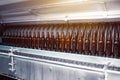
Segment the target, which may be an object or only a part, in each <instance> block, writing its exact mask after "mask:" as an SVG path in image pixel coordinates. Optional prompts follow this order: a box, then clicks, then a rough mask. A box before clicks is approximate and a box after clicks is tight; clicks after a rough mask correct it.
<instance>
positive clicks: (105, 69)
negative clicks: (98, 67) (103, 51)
mask: <svg viewBox="0 0 120 80" xmlns="http://www.w3.org/2000/svg"><path fill="white" fill-rule="evenodd" d="M110 65H111V62H107V63H106V64H105V65H104V67H103V70H104V78H105V80H108V73H107V69H108V66H110Z"/></svg>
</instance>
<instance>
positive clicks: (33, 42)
mask: <svg viewBox="0 0 120 80" xmlns="http://www.w3.org/2000/svg"><path fill="white" fill-rule="evenodd" d="M32 45H33V48H36V32H34V34H33V40H32Z"/></svg>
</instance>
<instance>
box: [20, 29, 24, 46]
mask: <svg viewBox="0 0 120 80" xmlns="http://www.w3.org/2000/svg"><path fill="white" fill-rule="evenodd" d="M21 44H22V45H21V47H24V46H25V36H24V31H23V33H22V34H21Z"/></svg>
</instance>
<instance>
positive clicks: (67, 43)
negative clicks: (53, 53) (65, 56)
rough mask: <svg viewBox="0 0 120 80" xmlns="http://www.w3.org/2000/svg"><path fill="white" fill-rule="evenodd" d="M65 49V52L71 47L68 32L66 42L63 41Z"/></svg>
mask: <svg viewBox="0 0 120 80" xmlns="http://www.w3.org/2000/svg"><path fill="white" fill-rule="evenodd" d="M65 49H66V52H70V49H71V38H70V32H67V36H66V42H65Z"/></svg>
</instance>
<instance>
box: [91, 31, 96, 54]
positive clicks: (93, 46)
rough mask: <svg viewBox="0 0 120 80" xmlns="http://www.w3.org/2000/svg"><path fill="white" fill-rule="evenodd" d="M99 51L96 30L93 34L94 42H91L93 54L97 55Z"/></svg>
mask: <svg viewBox="0 0 120 80" xmlns="http://www.w3.org/2000/svg"><path fill="white" fill-rule="evenodd" d="M96 51H97V34H96V31H94V32H93V34H92V43H91V54H92V55H96Z"/></svg>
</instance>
